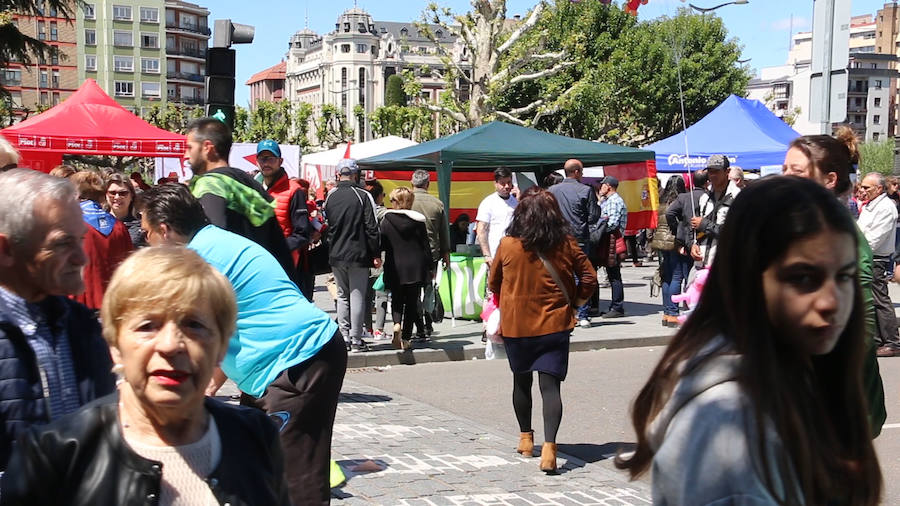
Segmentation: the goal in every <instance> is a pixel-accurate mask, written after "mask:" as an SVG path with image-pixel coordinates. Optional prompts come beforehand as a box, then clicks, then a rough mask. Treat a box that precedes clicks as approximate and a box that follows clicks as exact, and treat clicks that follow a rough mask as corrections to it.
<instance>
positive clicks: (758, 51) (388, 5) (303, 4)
mask: <svg viewBox="0 0 900 506" xmlns="http://www.w3.org/2000/svg"><path fill="white" fill-rule="evenodd" d="M429 1H430V0H358V5H359V7H362V8H363V9H365V10H367V11H368V12H369V14H371V15H372V17H373V18H374V19H375V20H377V21H414V20H417V19H418V18H419V16H420V14H421V12H422V10H423V9H424V8H425V6H426V5H427V3H428V2H429ZM613 1H614V2H616V3H618V4H619V5H621V4H623V3H624V1H623V0H613ZM725 1H726V0H689V2H690V3H693V4H694V5H696V6H698V7H712V6H715V5H718V4H720V3H723V2H725ZM198 3H200V4H205V5H207V7H208V8H209V10H210V15H209V24H210V26H212V25H213V21H214V20H216V19H231V20H232V22H235V23H243V24H247V25H253V26H255V27H256V35H255V38H254V40H253V43H252V44H238V45H235V46H233V47H234V49H236V50H237V86H236V90H235V93H236V97H235V98H236V101H237V103H238V104H241V105H244V106H246V105H247V104H248V103H249V94H250V90H249V87H248V86H246V85H244V83H245V82H247V79H249V78H250V76H252V75H253V74H255V73H256V72H259V71H260V70H263V69H266V68H268V67H271V66H272V65H275V64H276V63H278V62H279V61H281V59H282V58H284V56H285V53H286V52H287V43H288V40H289V39H290V37H291V35H292V34H293V33H294V32H296V31H297V30H300V29H302V28H304V27H306V26H307V23H308V26H309V28H311V29H312V30H314V31H316V32H317V33H319V34H320V35H321V34H324V33H327V32H329V31H330V30H333V29H334V23H335V22H336V21H337V18H338V16H340V14H341V13H342V12H343V11H344V10H346V9H349V8H351V7H353V5H354V1H353V0H334V1H330V2H322V1H315V0H314V1H310V0H290V1H286V0H255V1H250V2H248V1H247V0H210V1H208V2H202V0H201V1H200V2H198ZM437 3H438V4H439V5H442V6H446V7H450V8H451V9H453V11H454V12H458V13H462V12H465V11H467V10H469V8H470V3H469V2H468V1H466V0H438V2H437ZM535 3H536V1H535V0H507V8H506V9H507V15H508V16H509V17H512V16H513V15H515V14H521V15H523V16H524V15H525V14H526V13H527V12H528V10H529V9H531V8H532V7H533V6H534V5H535ZM884 3H885V1H884V0H853V1H852V13H853V15H860V14H872V15H875V13H876V12H877V11H878V9H880V8H882V7H883V5H884ZM687 4H688V2H682V1H681V0H649V1H648V3H647V5H642V6H641V7H640V8H639V9H638V18H639V19H641V20H644V19H653V18H656V17H658V16H672V15H674V14H675V13H676V11H677V9H678V8H679V7H682V6H686V5H687ZM812 9H813V1H812V0H749V3H748V4H745V5H729V6H726V7H723V8H721V9H718V10H717V11H715V13H716V15H718V16H720V17H721V18H722V19H723V20H724V22H725V25H726V26H727V27H728V30H729V34H730V36H732V37H735V38H737V39H738V40H739V42H740V43H741V45H742V46H743V48H744V49H743V59H748V58H749V61H748V62H747V65H749V66H750V67H751V68H753V69H758V68H760V67H769V66H773V65H782V64H784V63H785V61H786V60H787V53H788V49H789V44H790V34H791V33H792V32H791V30H792V29H793V33H796V32H799V31H809V30H811V27H812ZM210 42H212V41H210Z"/></svg>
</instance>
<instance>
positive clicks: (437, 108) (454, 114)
mask: <svg viewBox="0 0 900 506" xmlns="http://www.w3.org/2000/svg"><path fill="white" fill-rule="evenodd" d="M422 107H424V108H426V109H428V110H429V111H433V112H439V113H441V114H443V115H445V116H450V117H451V118H453V119H454V120H455V121H458V122H460V123H466V122H467V121H468V120H467V119H466V116H465V115H464V114H463V113H461V112H459V111H454V110H453V109H450V108H449V107H444V106H442V105H434V104H422Z"/></svg>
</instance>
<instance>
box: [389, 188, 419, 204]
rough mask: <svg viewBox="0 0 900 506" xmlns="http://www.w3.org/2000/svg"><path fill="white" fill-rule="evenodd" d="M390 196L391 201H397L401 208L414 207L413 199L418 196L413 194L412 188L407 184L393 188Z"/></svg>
mask: <svg viewBox="0 0 900 506" xmlns="http://www.w3.org/2000/svg"><path fill="white" fill-rule="evenodd" d="M388 198H389V199H391V202H396V203H397V205H398V206H399V208H400V209H412V205H413V200H415V198H416V197H415V195H413V192H412V190H410V189H409V188H407V187H405V186H400V187H398V188H394V189H393V190H391V194H390V196H389V197H388Z"/></svg>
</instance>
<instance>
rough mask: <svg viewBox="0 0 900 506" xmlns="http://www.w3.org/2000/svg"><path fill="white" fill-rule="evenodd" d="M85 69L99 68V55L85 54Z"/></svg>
mask: <svg viewBox="0 0 900 506" xmlns="http://www.w3.org/2000/svg"><path fill="white" fill-rule="evenodd" d="M84 70H97V55H95V54H86V55H84Z"/></svg>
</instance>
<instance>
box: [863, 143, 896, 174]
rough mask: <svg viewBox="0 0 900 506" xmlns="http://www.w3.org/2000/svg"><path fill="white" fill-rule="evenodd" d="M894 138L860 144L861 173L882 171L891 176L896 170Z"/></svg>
mask: <svg viewBox="0 0 900 506" xmlns="http://www.w3.org/2000/svg"><path fill="white" fill-rule="evenodd" d="M894 148H895V144H894V139H893V138H888V139H885V140H883V141H869V142H864V143H862V144H860V145H859V173H860V174H861V175H865V174H868V173H869V172H880V173H882V174H884V175H885V176H889V175H891V174H892V173H893V172H894Z"/></svg>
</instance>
